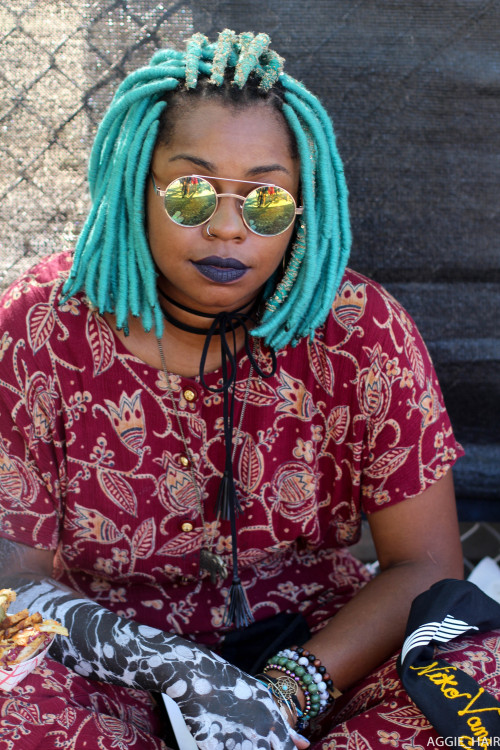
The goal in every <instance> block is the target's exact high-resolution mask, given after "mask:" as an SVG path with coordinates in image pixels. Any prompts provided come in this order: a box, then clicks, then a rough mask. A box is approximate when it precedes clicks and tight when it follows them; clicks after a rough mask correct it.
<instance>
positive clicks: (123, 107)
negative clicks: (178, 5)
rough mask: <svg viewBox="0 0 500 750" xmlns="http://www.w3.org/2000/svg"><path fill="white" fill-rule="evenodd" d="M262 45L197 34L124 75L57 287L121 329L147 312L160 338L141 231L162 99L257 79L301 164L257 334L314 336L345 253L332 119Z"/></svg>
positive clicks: (95, 152) (343, 195) (151, 269)
mask: <svg viewBox="0 0 500 750" xmlns="http://www.w3.org/2000/svg"><path fill="white" fill-rule="evenodd" d="M269 43H270V40H269V37H268V36H267V34H257V35H256V36H255V35H254V34H252V33H243V34H239V35H237V34H235V33H234V32H233V31H230V30H229V29H226V30H224V31H223V32H221V33H220V34H219V37H218V39H217V42H215V43H213V44H210V43H209V41H208V39H207V37H205V36H204V35H203V34H194V35H193V36H192V37H191V38H190V40H189V41H188V43H187V47H186V52H185V53H182V52H179V51H176V50H171V49H165V50H161V51H159V52H158V53H157V54H155V55H154V57H153V58H152V60H151V63H150V65H149V66H148V67H144V68H140V69H139V70H137V71H135V72H134V73H131V74H130V75H129V76H128V77H127V78H126V79H125V80H124V81H123V82H122V84H121V85H120V87H119V88H118V90H117V92H116V94H115V96H114V98H113V101H112V102H111V105H110V107H109V109H108V111H107V113H106V115H105V116H104V119H103V121H102V123H101V125H100V128H99V130H98V132H97V136H96V139H95V142H94V146H93V149H92V153H91V157H90V164H89V184H90V192H91V197H92V209H91V211H90V214H89V217H88V219H87V222H86V224H85V226H84V228H83V231H82V233H81V235H80V237H79V240H78V243H77V246H76V250H75V257H74V261H73V266H72V269H71V273H70V276H69V279H68V281H67V282H66V284H65V287H64V293H65V298H66V299H67V298H68V297H69V296H70V295H71V294H74V293H75V292H77V291H79V290H82V289H83V290H84V291H85V293H86V295H87V297H88V298H89V300H90V301H91V303H92V304H94V305H95V306H96V307H97V308H98V309H99V311H100V312H101V313H103V312H113V313H115V315H116V321H117V325H118V327H119V328H124V329H125V330H127V329H128V318H129V315H130V314H132V315H133V316H140V317H141V318H142V324H143V326H144V329H145V330H146V331H149V330H151V328H153V326H154V328H155V332H156V334H157V335H161V333H162V331H163V316H162V313H161V308H160V305H159V302H158V297H157V290H156V275H157V274H156V269H155V265H154V262H153V258H152V256H151V252H150V249H149V245H148V240H147V237H146V230H145V185H146V179H147V177H148V173H149V167H150V162H151V158H152V154H153V149H154V147H155V145H156V143H157V139H158V136H159V133H160V135H161V129H160V123H161V121H164V120H165V114H166V112H164V110H165V108H166V107H168V106H169V104H168V102H169V97H170V99H171V100H173V98H174V97H182V96H188V95H190V94H191V93H192V94H196V92H197V90H198V89H202V88H203V89H204V94H203V95H204V96H210V95H211V94H210V92H213V93H214V94H215V92H218V90H222V89H223V87H224V86H225V84H227V82H228V81H229V82H230V84H229V90H230V93H229V94H228V95H227V98H228V100H231V99H232V98H233V99H234V98H235V92H237V91H238V90H239V91H240V92H245V91H246V89H249V88H250V87H251V86H252V85H253V88H254V89H258V95H259V96H260V97H261V98H263V99H264V100H266V98H268V99H269V101H270V102H271V101H272V102H273V106H276V104H275V101H276V99H278V100H279V109H280V110H281V111H282V113H283V115H284V118H285V120H286V123H287V124H288V128H289V130H290V131H291V133H292V135H293V137H294V139H295V142H296V147H297V150H298V154H299V157H300V164H301V191H302V203H303V205H304V213H303V214H302V217H300V219H298V220H297V226H296V230H295V237H294V242H293V246H292V248H291V250H290V252H289V254H288V255H287V258H288V262H287V265H286V268H285V271H284V274H283V276H282V278H281V279H279V280H278V278H273V279H270V280H269V282H268V284H267V287H266V289H265V291H264V297H265V308H264V312H263V314H262V317H261V320H260V323H259V324H258V326H257V327H256V328H254V329H253V331H252V333H253V335H255V336H261V337H263V338H264V339H265V341H266V343H268V344H269V345H270V346H272V347H273V348H275V349H279V348H281V347H283V346H285V345H286V344H287V343H289V342H290V341H292V342H293V343H296V342H297V341H298V340H299V339H300V338H301V337H302V336H307V335H314V331H315V329H316V328H317V327H318V326H319V325H321V324H322V323H323V321H324V320H325V319H326V317H327V315H328V311H329V309H330V307H331V304H332V302H333V298H334V296H335V292H336V290H337V288H338V285H339V283H340V280H341V277H342V274H343V272H344V268H345V265H346V262H347V258H348V254H349V248H350V240H351V235H350V228H349V217H348V209H347V189H346V185H345V180H344V172H343V167H342V163H341V160H340V157H339V155H338V152H337V148H336V145H335V136H334V133H333V128H332V124H331V121H330V118H329V117H328V115H327V113H326V112H325V110H324V108H323V107H322V105H321V104H320V102H319V101H318V99H317V98H316V97H315V96H314V95H313V94H311V93H310V92H309V91H308V90H307V89H306V88H305V87H304V86H303V85H302V84H301V83H300V82H299V81H297V80H295V79H294V78H292V77H290V76H288V75H286V74H285V73H283V59H282V58H281V57H280V56H279V55H278V54H276V52H273V51H272V50H270V49H269ZM181 83H184V84H185V88H183V89H182V90H181V89H180V85H181ZM226 89H228V87H227V86H226ZM231 91H232V92H233V93H231ZM235 101H236V99H235Z"/></svg>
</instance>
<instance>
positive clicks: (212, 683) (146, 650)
mask: <svg viewBox="0 0 500 750" xmlns="http://www.w3.org/2000/svg"><path fill="white" fill-rule="evenodd" d="M52 564H53V554H52V553H51V552H49V551H46V550H36V549H32V548H30V547H26V546H24V545H21V544H15V543H13V542H10V541H8V540H6V539H0V570H1V571H2V574H1V575H0V587H5V588H13V589H14V590H15V591H16V592H17V594H18V598H17V600H16V602H15V605H14V606H12V607H11V611H19V610H20V609H23V608H25V607H27V608H28V609H30V610H31V611H39V612H40V613H41V614H42V616H43V617H45V618H53V619H56V620H58V621H59V622H61V623H63V624H64V625H65V626H66V627H67V628H68V630H69V637H68V638H61V637H57V638H56V640H55V642H54V644H53V646H52V647H51V655H52V656H53V657H54V658H56V659H57V660H58V661H61V662H62V663H63V664H65V665H66V666H68V667H70V668H71V669H74V670H75V671H76V672H78V673H80V674H83V675H84V676H86V677H89V678H92V679H99V680H102V681H105V682H112V683H115V684H119V685H124V686H129V687H135V688H140V689H143V690H153V691H161V692H166V693H168V694H169V695H170V696H171V697H172V698H174V699H175V700H176V701H177V703H178V704H179V706H180V708H181V711H182V713H183V715H184V718H185V719H186V722H187V723H188V725H189V726H190V729H191V731H192V733H193V735H194V737H195V739H197V741H198V745H199V747H200V748H208V747H212V743H213V741H214V738H216V739H217V740H218V741H219V743H222V744H218V745H217V746H218V747H220V748H221V749H222V748H226V747H227V748H229V747H233V745H235V744H238V743H241V742H243V741H244V740H247V741H248V740H250V741H251V742H252V743H253V744H254V745H255V746H257V743H259V744H258V746H259V747H260V748H263V749H264V748H270V749H271V748H276V750H278V748H279V749H280V750H281V748H283V750H285V749H286V748H292V747H293V746H294V743H293V742H292V740H291V739H290V736H289V734H288V729H287V727H286V725H285V722H284V720H283V718H282V717H281V715H280V713H279V711H278V709H277V707H276V705H275V703H274V701H273V700H272V699H271V697H270V696H269V693H268V692H267V690H266V689H265V688H264V687H263V686H262V685H261V684H260V683H259V682H257V681H256V680H254V679H253V678H252V677H249V676H248V675H246V674H245V673H244V672H241V670H239V669H237V668H236V667H234V666H232V665H231V664H228V663H227V662H225V661H224V660H222V659H220V658H219V657H217V656H216V655H215V654H213V653H212V652H210V651H209V650H208V649H207V648H205V647H203V646H197V645H195V644H193V643H191V642H190V641H186V640H184V639H182V638H180V637H179V636H177V635H173V634H170V633H165V632H162V631H160V630H157V629H155V628H150V627H146V626H142V625H139V624H138V623H136V622H134V621H133V620H127V619H125V618H123V617H118V616H117V615H115V614H114V613H112V612H110V611H109V610H107V609H105V608H103V607H101V606H100V605H98V604H95V603H94V602H92V601H90V600H88V599H84V598H82V597H79V596H78V595H76V594H75V593H74V592H72V591H71V590H70V589H68V588H67V587H66V586H62V585H61V584H59V583H58V582H57V581H55V580H53V579H52V578H51V577H50V576H51V574H52ZM5 571H8V573H5ZM231 743H232V744H231Z"/></svg>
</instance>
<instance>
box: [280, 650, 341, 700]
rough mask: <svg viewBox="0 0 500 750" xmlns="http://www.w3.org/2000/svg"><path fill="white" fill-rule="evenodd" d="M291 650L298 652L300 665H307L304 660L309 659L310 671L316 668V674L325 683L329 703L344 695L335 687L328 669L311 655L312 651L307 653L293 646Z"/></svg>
mask: <svg viewBox="0 0 500 750" xmlns="http://www.w3.org/2000/svg"><path fill="white" fill-rule="evenodd" d="M290 650H291V651H295V652H297V654H298V656H299V659H298V663H299V664H305V662H304V661H302V660H303V659H307V662H309V665H310V667H309V666H308V671H309V669H311V670H312V668H313V667H314V668H315V670H316V672H318V673H319V674H320V675H321V678H322V681H323V682H324V683H325V685H326V691H327V692H328V695H329V703H333V702H334V701H335V700H336V699H337V698H339V697H340V696H341V695H342V693H341V692H340V690H339V689H338V688H336V687H335V685H334V684H333V680H332V678H331V677H330V675H329V674H328V672H327V671H326V667H324V666H323V665H322V663H321V662H320V660H319V659H317V658H316V657H315V656H314V654H311V652H310V651H307V649H305V648H302V646H292V647H291V649H290ZM311 674H313V672H312V671H311Z"/></svg>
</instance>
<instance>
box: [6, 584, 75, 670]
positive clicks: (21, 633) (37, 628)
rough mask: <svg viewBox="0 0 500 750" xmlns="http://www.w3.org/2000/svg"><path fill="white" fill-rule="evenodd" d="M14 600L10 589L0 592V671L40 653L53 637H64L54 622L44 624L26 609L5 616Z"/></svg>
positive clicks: (14, 596) (62, 629)
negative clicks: (56, 635)
mask: <svg viewBox="0 0 500 750" xmlns="http://www.w3.org/2000/svg"><path fill="white" fill-rule="evenodd" d="M15 600H16V593H15V591H13V590H12V589H0V668H3V669H6V668H9V667H13V666H14V665H16V664H20V663H21V662H23V661H26V660H27V659H31V657H33V656H35V654H38V653H39V652H40V651H42V650H43V649H44V648H45V647H46V646H48V644H49V643H50V641H51V640H52V638H53V636H54V635H55V634H56V633H57V634H59V635H68V631H67V629H66V628H65V627H64V626H63V625H60V624H59V623H58V622H56V621H55V620H44V619H43V618H42V616H41V614H40V613H39V612H35V613H34V614H32V615H30V614H29V612H28V610H27V609H23V610H22V611H21V612H17V613H16V614H14V615H9V614H7V610H8V607H9V605H10V604H12V602H14V601H15Z"/></svg>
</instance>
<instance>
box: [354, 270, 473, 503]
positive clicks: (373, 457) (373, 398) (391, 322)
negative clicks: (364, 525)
mask: <svg viewBox="0 0 500 750" xmlns="http://www.w3.org/2000/svg"><path fill="white" fill-rule="evenodd" d="M363 318H364V319H365V320H367V321H370V322H369V323H368V322H367V324H366V325H365V326H364V328H363V333H364V335H363V354H364V356H363V360H362V361H363V366H362V368H361V369H360V372H359V377H358V383H357V398H358V407H359V409H360V412H361V413H362V414H363V415H364V416H365V418H366V434H365V440H364V450H363V456H362V479H361V489H362V505H363V510H364V511H365V512H367V513H371V512H374V511H376V510H378V509H380V508H382V507H385V506H387V505H391V504H394V503H396V502H399V501H401V500H404V499H406V498H409V497H414V496H417V495H419V494H420V493H422V492H423V491H424V490H425V489H427V487H429V486H430V485H431V484H433V483H434V482H436V481H437V480H438V479H440V478H441V477H442V476H444V475H445V474H446V472H447V471H448V470H449V469H450V467H451V466H452V465H453V464H454V463H455V461H456V459H457V458H458V456H460V455H462V454H463V449H462V447H461V446H460V444H459V443H457V441H456V440H455V437H454V434H453V430H452V426H451V423H450V419H449V416H448V413H447V411H446V407H445V404H444V400H443V395H442V392H441V389H440V386H439V382H438V379H437V376H436V372H435V369H434V366H433V363H432V361H431V358H430V355H429V352H428V351H427V348H426V346H425V344H424V342H423V340H422V337H421V336H420V333H419V331H418V330H417V327H416V325H415V322H414V321H413V320H412V318H411V317H410V316H409V315H408V313H407V312H406V311H405V310H404V308H403V307H402V306H401V305H400V304H399V303H398V302H397V301H396V300H395V299H394V298H393V297H392V296H391V295H390V294H389V293H388V292H387V291H386V290H384V289H383V288H382V287H380V286H379V285H377V284H374V283H373V282H370V284H369V288H368V289H367V292H366V310H365V315H364V316H363Z"/></svg>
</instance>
